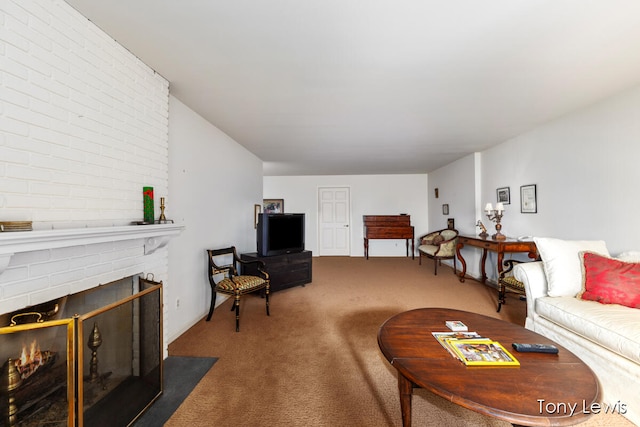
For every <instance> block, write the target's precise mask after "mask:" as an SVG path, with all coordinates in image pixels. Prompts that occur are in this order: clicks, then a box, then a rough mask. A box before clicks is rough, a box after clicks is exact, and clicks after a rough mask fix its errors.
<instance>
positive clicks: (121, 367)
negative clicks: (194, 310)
mask: <svg viewBox="0 0 640 427" xmlns="http://www.w3.org/2000/svg"><path fill="white" fill-rule="evenodd" d="M0 365H1V369H0V375H1V376H0V415H1V418H0V426H7V427H9V426H10V427H13V426H24V427H30V426H42V425H47V426H80V427H82V426H92V427H93V426H102V425H104V426H107V425H109V426H113V425H129V424H131V423H133V421H135V420H136V419H137V418H138V417H139V416H140V415H141V414H142V412H144V410H145V409H146V408H148V407H149V406H150V405H151V404H152V403H153V402H154V401H155V399H157V397H159V395H160V394H161V393H162V282H155V281H154V280H153V278H152V276H148V277H147V278H143V277H141V276H133V277H128V278H125V279H122V280H119V281H116V282H112V283H109V284H106V285H100V286H98V287H95V288H93V289H91V290H87V291H83V292H80V293H77V294H72V295H68V296H65V297H62V298H59V299H56V300H55V301H50V302H48V303H45V304H40V305H38V306H33V307H29V308H27V309H24V310H20V311H17V312H13V313H8V314H4V315H0Z"/></svg>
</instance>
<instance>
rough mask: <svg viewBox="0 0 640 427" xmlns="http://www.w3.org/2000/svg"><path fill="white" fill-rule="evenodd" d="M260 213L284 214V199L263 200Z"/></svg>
mask: <svg viewBox="0 0 640 427" xmlns="http://www.w3.org/2000/svg"><path fill="white" fill-rule="evenodd" d="M262 212H264V213H284V199H264V200H262Z"/></svg>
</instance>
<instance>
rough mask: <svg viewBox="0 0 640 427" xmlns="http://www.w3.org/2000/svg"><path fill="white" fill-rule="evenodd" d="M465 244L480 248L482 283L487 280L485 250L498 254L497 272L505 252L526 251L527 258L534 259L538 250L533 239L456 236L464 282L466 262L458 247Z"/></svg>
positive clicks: (461, 276) (461, 279)
mask: <svg viewBox="0 0 640 427" xmlns="http://www.w3.org/2000/svg"><path fill="white" fill-rule="evenodd" d="M465 245H467V246H473V247H476V248H481V249H482V262H481V263H480V266H481V269H482V283H484V282H485V281H486V280H487V273H486V270H485V263H486V261H487V252H488V251H491V252H496V253H497V254H498V274H500V273H501V272H502V260H503V259H504V254H505V252H527V253H528V256H529V258H531V259H536V258H537V257H538V250H537V248H536V244H535V243H534V241H533V240H517V239H511V238H507V239H506V240H493V239H491V238H482V237H478V236H462V235H461V236H458V244H457V246H456V255H457V256H458V259H459V260H460V263H462V270H461V271H460V281H461V282H464V279H465V277H464V276H465V274H466V273H467V263H466V262H465V261H464V258H463V257H462V254H461V253H460V249H462V248H463V247H464V246H465Z"/></svg>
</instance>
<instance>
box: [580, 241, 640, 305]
mask: <svg viewBox="0 0 640 427" xmlns="http://www.w3.org/2000/svg"><path fill="white" fill-rule="evenodd" d="M582 274H583V280H582V291H581V292H580V293H579V294H578V298H581V299H584V300H591V301H597V302H599V303H602V304H621V305H624V306H627V307H631V308H640V263H636V262H625V261H620V260H617V259H612V258H609V257H604V256H601V255H598V254H594V253H590V252H583V253H582Z"/></svg>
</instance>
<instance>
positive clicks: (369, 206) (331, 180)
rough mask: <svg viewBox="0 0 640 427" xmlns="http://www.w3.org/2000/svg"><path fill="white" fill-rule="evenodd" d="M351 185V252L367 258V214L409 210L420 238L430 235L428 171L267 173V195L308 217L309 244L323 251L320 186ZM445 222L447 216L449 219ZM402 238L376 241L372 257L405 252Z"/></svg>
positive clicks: (371, 252) (315, 250) (397, 254)
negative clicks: (306, 174)
mask: <svg viewBox="0 0 640 427" xmlns="http://www.w3.org/2000/svg"><path fill="white" fill-rule="evenodd" d="M319 187H349V188H350V193H351V240H350V243H351V256H364V240H363V238H364V236H363V224H362V216H363V215H398V214H400V213H407V214H409V215H410V216H411V224H412V225H413V226H414V228H415V234H416V237H418V236H419V235H421V234H425V233H427V232H428V231H429V230H428V225H429V212H428V210H427V206H428V200H427V191H426V189H427V175H426V174H425V175H421V174H417V175H415V174H413V175H411V174H409V175H344V176H265V177H264V198H266V199H272V198H273V199H284V207H285V210H286V211H287V212H301V213H305V214H306V215H307V218H306V232H307V234H306V248H307V249H308V250H311V251H313V254H314V256H317V255H318V188H319ZM445 222H446V220H445ZM404 255H405V243H404V241H403V240H371V241H370V242H369V256H370V257H374V256H404Z"/></svg>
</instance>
